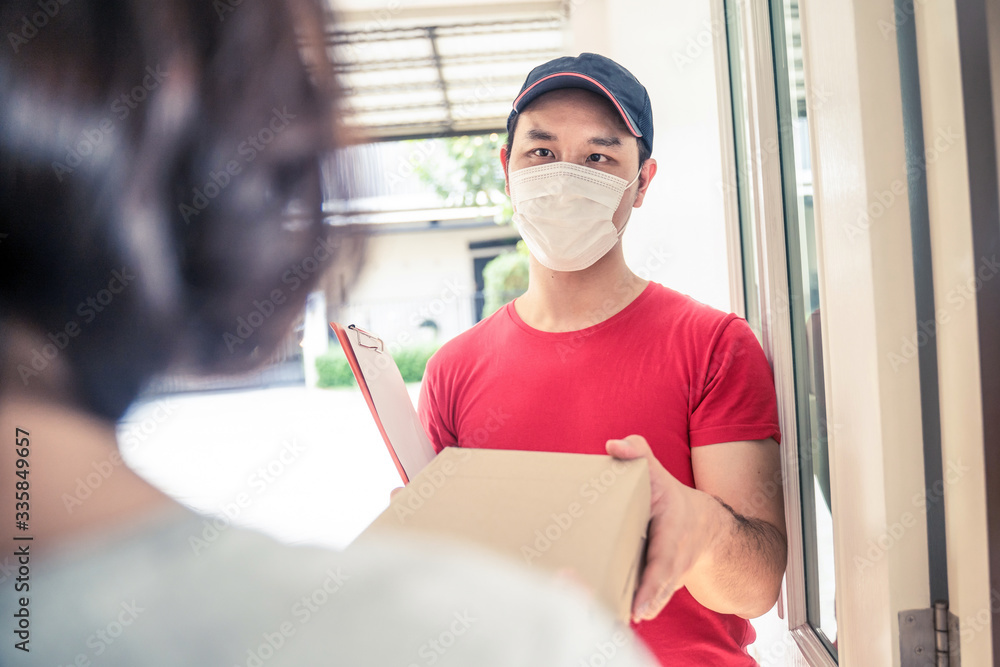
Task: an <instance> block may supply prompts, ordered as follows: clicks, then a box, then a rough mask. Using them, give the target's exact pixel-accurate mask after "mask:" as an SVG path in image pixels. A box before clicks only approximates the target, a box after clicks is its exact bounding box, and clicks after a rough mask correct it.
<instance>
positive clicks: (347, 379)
mask: <svg viewBox="0 0 1000 667" xmlns="http://www.w3.org/2000/svg"><path fill="white" fill-rule="evenodd" d="M436 351H437V346H435V345H415V346H413V347H404V348H400V349H398V350H395V351H394V352H392V358H393V360H394V361H395V362H396V366H397V367H398V368H399V374H400V375H402V376H403V382H420V380H422V379H423V378H424V369H425V368H427V360H428V359H430V358H431V355H432V354H434V352H436ZM316 370H317V371H319V381H318V382H317V383H316V386H318V387H349V386H351V385H355V384H357V383H356V382H355V380H354V373H352V372H351V365H350V364H349V363H348V362H347V357H345V356H344V351H343V350H342V349H341V347H340V346H339V345H336V346H332V347H331V348H330V351H329V352H327V353H326V354H324V355H323V356H322V357H317V359H316Z"/></svg>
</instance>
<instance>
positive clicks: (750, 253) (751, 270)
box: [724, 0, 762, 340]
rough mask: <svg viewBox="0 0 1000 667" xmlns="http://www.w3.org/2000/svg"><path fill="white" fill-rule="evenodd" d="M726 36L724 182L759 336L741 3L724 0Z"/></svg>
mask: <svg viewBox="0 0 1000 667" xmlns="http://www.w3.org/2000/svg"><path fill="white" fill-rule="evenodd" d="M725 10H726V40H727V42H728V47H729V82H730V97H731V99H732V105H733V143H734V145H735V148H736V182H735V183H726V184H724V187H725V188H726V189H727V190H733V189H735V191H736V196H737V200H738V204H739V216H740V242H741V246H742V254H743V301H744V303H745V304H746V318H747V322H748V323H749V324H750V328H751V329H753V331H754V333H755V334H757V339H758V340H761V336H762V334H761V323H760V292H759V291H758V289H757V237H756V235H755V234H754V214H753V207H752V206H751V205H750V192H749V188H750V178H749V175H750V170H751V167H752V165H751V164H750V151H749V149H748V148H747V136H748V135H749V133H750V119H749V118H748V117H747V113H746V99H747V81H746V69H745V68H744V66H743V60H742V58H743V55H742V54H743V46H742V37H741V35H740V29H739V26H740V16H739V12H740V3H739V2H738V1H737V0H726V3H725Z"/></svg>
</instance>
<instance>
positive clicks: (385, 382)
mask: <svg viewBox="0 0 1000 667" xmlns="http://www.w3.org/2000/svg"><path fill="white" fill-rule="evenodd" d="M330 327H331V328H332V329H333V331H334V333H336V334H337V340H338V341H340V346H341V347H342V348H344V354H346V355H347V362H348V363H349V364H350V365H351V371H352V372H353V373H354V377H355V379H357V381H358V386H359V387H361V393H362V394H363V395H364V397H365V402H366V403H367V404H368V409H369V410H371V413H372V417H374V418H375V425H376V426H378V431H379V433H380V434H382V439H383V440H384V441H385V445H386V447H388V448H389V455H390V456H391V457H392V462H393V463H394V464H395V465H396V470H397V471H398V472H399V476H400V477H402V478H403V483H404V484H408V483H409V481H410V479H412V478H413V476H414V475H416V474H417V473H418V472H420V471H421V470H423V469H424V466H426V465H427V464H428V463H430V462H431V461H432V460H433V459H434V457H435V456H436V455H437V452H435V451H434V445H432V444H431V441H430V439H429V438H428V437H427V433H426V432H425V431H424V427H423V424H421V423H420V418H419V417H417V411H416V410H415V409H414V407H413V401H412V400H410V395H409V393H407V391H406V383H404V382H403V376H402V375H400V373H399V368H397V367H396V362H395V361H393V359H392V355H390V354H389V351H388V350H386V349H385V343H383V342H382V339H381V338H378V337H377V336H375V335H374V334H371V333H368V332H367V331H365V330H364V329H359V328H358V327H356V326H354V325H353V324H352V325H350V326H348V327H346V328H344V327H343V326H341V325H340V324H338V323H336V322H330Z"/></svg>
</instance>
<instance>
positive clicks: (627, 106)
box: [507, 53, 653, 153]
mask: <svg viewBox="0 0 1000 667" xmlns="http://www.w3.org/2000/svg"><path fill="white" fill-rule="evenodd" d="M560 88H583V89H585V90H591V91H593V92H595V93H597V94H598V95H603V96H604V97H606V98H608V99H609V100H611V103H612V104H614V105H615V107H616V108H617V109H618V112H619V113H620V114H621V115H622V120H624V121H625V125H626V127H628V129H629V131H630V132H631V133H632V134H633V135H634V136H636V137H640V138H641V139H642V141H643V143H644V144H646V148H648V149H649V152H650V153H652V152H653V108H652V106H650V104H649V93H647V92H646V88H645V87H644V86H643V85H642V84H641V83H639V80H638V79H636V78H635V77H634V76H632V73H631V72H629V71H628V70H627V69H625V68H624V67H622V66H621V65H619V64H618V63H616V62H615V61H614V60H611V59H610V58H605V57H604V56H601V55H598V54H596V53H581V54H580V55H579V56H576V57H575V58H574V57H572V56H566V57H563V58H556V59H555V60H550V61H549V62H547V63H544V64H542V65H539V66H538V67H536V68H535V69H533V70H531V72H530V73H529V74H528V78H527V79H525V80H524V85H523V86H521V92H520V93H519V94H518V96H517V99H515V100H514V108H513V110H512V111H511V112H510V115H509V116H508V117H507V132H510V126H511V123H512V122H513V121H514V117H515V116H517V114H518V113H520V112H521V111H522V110H523V109H524V108H525V107H526V106H528V104H530V103H531V101H532V100H534V99H535V98H537V97H538V96H539V95H541V94H543V93H547V92H549V91H551V90H558V89H560Z"/></svg>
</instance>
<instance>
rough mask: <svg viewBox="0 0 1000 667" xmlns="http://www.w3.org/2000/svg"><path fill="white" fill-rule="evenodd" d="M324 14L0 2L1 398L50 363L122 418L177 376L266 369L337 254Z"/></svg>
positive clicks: (299, 9) (257, 0)
mask: <svg viewBox="0 0 1000 667" xmlns="http://www.w3.org/2000/svg"><path fill="white" fill-rule="evenodd" d="M323 19H324V17H323V14H322V11H321V10H320V9H319V8H318V6H317V5H315V4H313V3H311V2H306V1H305V0H299V1H290V0H289V1H279V0H266V1H264V0H250V1H247V2H238V3H237V2H235V1H230V0H217V1H216V2H208V1H206V0H176V1H175V0H162V1H159V2H138V1H136V0H92V1H89V0H71V1H69V2H65V0H43V1H41V2H40V1H39V0H15V1H10V2H4V3H3V5H2V7H0V26H2V28H3V34H4V35H6V36H7V37H6V39H5V41H6V42H8V43H7V44H5V45H4V46H5V47H6V49H5V50H2V51H0V90H2V91H3V92H2V94H0V373H4V375H3V377H0V391H2V392H10V391H16V392H22V390H25V391H27V392H30V391H32V390H33V389H34V388H35V387H34V386H33V385H39V384H40V385H42V386H44V384H45V383H46V382H47V381H49V380H51V378H46V377H45V375H46V373H47V372H50V369H49V368H48V367H49V366H50V365H51V366H57V365H58V366H60V367H62V368H65V369H68V371H69V372H68V377H67V378H66V380H67V383H68V385H69V391H70V396H71V397H72V399H73V400H74V401H76V402H77V403H78V404H80V405H81V406H82V407H84V408H85V409H88V410H90V411H92V412H95V413H97V414H98V415H101V416H104V417H106V418H111V419H115V418H117V417H119V416H120V415H121V414H122V413H123V412H124V410H125V409H126V408H127V407H128V405H129V403H131V401H132V400H133V399H134V398H135V396H136V395H137V393H138V392H139V391H140V390H141V388H142V387H143V385H144V384H145V383H146V382H147V381H148V380H149V379H150V378H151V377H152V376H153V375H154V374H156V373H158V372H161V371H163V370H164V369H165V368H166V367H167V366H168V365H169V364H172V363H177V362H182V363H184V364H185V365H186V366H187V367H189V368H197V369H199V370H202V371H207V372H220V371H221V372H229V371H236V370H242V369H246V368H249V367H251V366H252V365H255V364H256V363H258V362H259V361H263V360H265V359H266V358H267V356H268V355H269V353H270V352H271V351H272V350H273V349H274V348H275V346H276V345H277V343H278V342H279V341H281V340H282V339H283V338H284V336H285V334H286V333H287V330H288V328H289V327H290V325H291V322H292V320H293V318H295V317H296V316H297V315H298V314H299V313H300V312H301V307H302V304H303V302H304V300H305V297H306V294H307V293H308V292H309V289H310V286H311V285H312V284H313V283H314V282H315V281H316V279H317V278H318V277H319V275H320V273H321V271H320V270H318V268H319V264H321V263H323V262H324V261H329V259H331V258H332V256H333V255H335V254H336V250H337V248H338V247H339V245H340V243H339V240H338V238H337V237H331V236H329V235H328V233H327V232H326V231H324V230H325V227H324V225H323V221H322V216H321V203H322V202H321V199H322V197H321V190H320V176H319V162H320V158H321V156H323V155H326V154H328V153H329V152H330V151H331V150H332V149H333V148H334V143H335V124H334V118H335V111H334V109H333V108H332V101H333V99H334V97H335V96H334V95H333V86H332V78H331V76H330V74H329V72H328V64H327V62H326V57H325V52H324V49H323V43H322V41H323V28H324V23H323ZM251 313H260V316H259V317H258V316H253V317H250V318H248V315H250V314H251ZM241 320H242V322H243V323H245V324H246V326H241V323H240V322H241ZM18 332H28V333H29V335H28V336H27V338H25V337H24V336H19V335H18ZM24 340H28V341H32V342H31V344H24V343H23V341H24Z"/></svg>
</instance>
